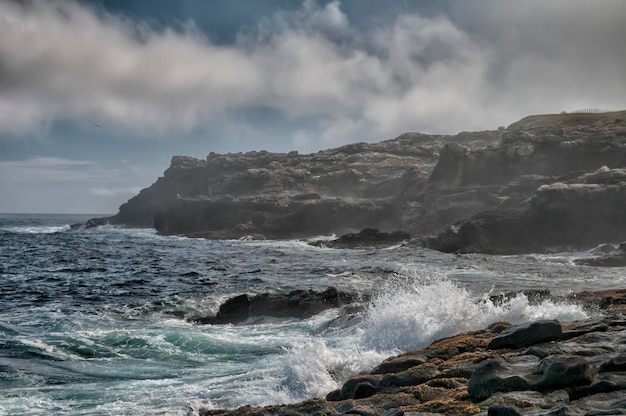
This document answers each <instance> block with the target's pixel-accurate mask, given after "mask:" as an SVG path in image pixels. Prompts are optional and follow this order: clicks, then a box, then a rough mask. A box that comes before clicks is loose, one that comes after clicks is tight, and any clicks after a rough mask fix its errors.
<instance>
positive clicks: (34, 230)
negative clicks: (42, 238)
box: [0, 224, 70, 234]
mask: <svg viewBox="0 0 626 416" xmlns="http://www.w3.org/2000/svg"><path fill="white" fill-rule="evenodd" d="M69 229H70V226H69V224H66V225H57V226H9V227H2V228H0V231H4V232H7V233H13V234H52V233H60V232H64V231H69Z"/></svg>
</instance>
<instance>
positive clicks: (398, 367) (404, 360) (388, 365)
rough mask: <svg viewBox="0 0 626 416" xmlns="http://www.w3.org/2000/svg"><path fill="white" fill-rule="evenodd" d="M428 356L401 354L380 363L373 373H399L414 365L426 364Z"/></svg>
mask: <svg viewBox="0 0 626 416" xmlns="http://www.w3.org/2000/svg"><path fill="white" fill-rule="evenodd" d="M425 362H426V357H420V356H415V355H410V356H400V357H395V358H391V359H388V360H385V361H383V362H382V363H380V364H378V365H377V366H376V367H375V368H374V369H373V370H372V371H371V373H372V374H388V373H399V372H402V371H405V370H408V369H410V368H412V367H415V366H418V365H420V364H424V363H425Z"/></svg>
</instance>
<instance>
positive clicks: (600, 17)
mask: <svg viewBox="0 0 626 416" xmlns="http://www.w3.org/2000/svg"><path fill="white" fill-rule="evenodd" d="M625 21H626V1H622V0H594V1H587V0H551V1H545V0H526V1H523V2H522V1H502V0H472V1H466V0H404V1H402V0H395V1H394V0H390V1H384V2H383V1H379V0H342V1H328V0H318V1H313V0H300V1H295V0H294V1H288V0H264V1H257V0H238V1H232V0H93V1H88V0H30V1H29V0H19V1H18V0H0V212H3V213H12V212H15V213H20V212H24V213H91V214H114V213H116V212H117V209H118V207H119V205H121V204H122V203H124V202H125V201H126V200H128V199H129V198H130V197H132V196H133V195H135V194H137V193H138V192H139V190H140V189H142V188H145V187H148V186H150V185H151V184H152V183H153V182H155V181H156V179H157V178H158V177H159V176H162V175H163V172H164V171H165V170H166V169H167V168H168V166H169V163H170V160H171V157H172V156H174V155H187V156H193V157H197V158H204V157H206V155H207V154H209V153H210V152H217V153H226V152H246V151H250V150H268V151H275V152H289V151H291V150H297V151H299V152H300V153H311V152H316V151H319V150H322V149H327V148H332V147H337V146H341V145H344V144H348V143H354V142H361V141H367V142H375V141H380V140H386V139H390V138H393V137H397V136H399V135H400V134H402V133H403V132H407V131H417V132H422V133H437V134H456V133H458V132H460V131H467V130H470V131H475V130H488V129H497V128H498V127H499V126H506V125H508V124H510V123H512V122H514V121H516V120H519V119H520V118H523V117H525V116H527V115H531V114H542V113H560V112H561V111H574V110H577V109H581V108H599V109H608V110H622V109H626V76H625V74H626V25H624V24H623V22H625Z"/></svg>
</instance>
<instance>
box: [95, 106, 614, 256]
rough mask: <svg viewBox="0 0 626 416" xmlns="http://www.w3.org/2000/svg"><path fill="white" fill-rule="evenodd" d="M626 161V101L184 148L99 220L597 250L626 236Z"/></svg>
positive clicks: (181, 231)
mask: <svg viewBox="0 0 626 416" xmlns="http://www.w3.org/2000/svg"><path fill="white" fill-rule="evenodd" d="M625 169H626V112H625V111H620V112H611V113H574V114H552V115H538V116H530V117H526V118H524V119H522V120H520V121H518V122H515V123H513V124H511V125H510V126H508V127H507V128H506V129H505V128H503V127H501V128H499V129H498V130H494V131H483V132H463V133H459V134H457V135H448V136H446V135H426V134H419V133H405V134H403V135H401V136H399V137H397V138H395V139H391V140H386V141H382V142H379V143H356V144H351V145H347V146H343V147H339V148H336V149H329V150H324V151H320V152H318V153H314V154H307V155H301V154H298V153H297V152H290V153H270V152H266V151H259V152H256V151H254V152H247V153H236V154H233V153H229V154H215V153H211V154H209V155H208V156H207V158H206V159H195V158H191V157H185V156H174V157H173V158H172V163H171V166H170V167H169V169H167V170H166V171H165V173H164V176H163V177H160V178H159V179H158V180H157V181H156V182H155V183H154V184H153V185H152V186H150V187H149V188H146V189H143V190H142V191H141V192H140V193H139V194H138V195H137V196H135V197H133V198H131V199H130V200H129V201H128V202H126V203H125V204H123V205H122V206H121V207H120V210H119V213H118V214H117V215H115V216H114V217H111V218H106V219H99V220H96V221H94V222H92V225H97V224H100V223H102V222H110V223H113V224H124V225H127V226H134V227H154V228H156V230H157V231H158V232H159V233H161V234H165V235H171V234H176V235H185V236H190V237H204V238H218V239H222V238H224V239H231V238H269V239H283V238H304V237H310V236H314V235H328V234H337V235H340V234H346V233H357V232H358V231H359V230H362V229H364V228H375V229H380V230H382V231H394V230H401V231H403V232H405V233H408V234H410V235H411V236H413V237H416V238H418V239H420V241H423V242H425V244H426V245H427V246H428V247H430V248H433V249H437V250H441V251H449V252H485V253H518V252H529V251H546V250H552V249H580V248H590V247H593V246H595V245H598V244H600V243H619V242H622V241H626V211H624V210H623V209H622V207H623V206H624V203H625V202H626V170H625ZM429 236H430V237H429Z"/></svg>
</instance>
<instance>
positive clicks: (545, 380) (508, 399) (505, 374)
mask: <svg viewBox="0 0 626 416" xmlns="http://www.w3.org/2000/svg"><path fill="white" fill-rule="evenodd" d="M585 296H587V295H581V298H585ZM588 296H591V294H588ZM594 296H596V300H598V299H604V298H607V297H619V294H618V295H615V296H614V295H612V294H611V293H609V292H608V291H607V292H597V293H595V294H594ZM605 307H606V308H608V309H605V312H606V314H605V315H603V316H599V317H595V318H590V319H587V320H583V321H576V322H558V321H538V322H531V323H527V324H520V325H511V324H509V323H507V322H496V323H494V324H492V325H490V326H489V327H487V328H485V329H483V330H480V331H474V332H469V333H465V334H460V335H456V336H452V337H449V338H444V339H441V340H439V341H436V342H434V343H433V344H431V345H430V346H428V347H426V348H423V349H421V350H419V351H410V352H407V353H404V354H401V355H398V356H396V357H391V358H389V359H387V360H385V361H384V362H382V363H381V364H379V365H378V366H377V367H375V368H374V369H372V371H371V372H363V373H361V374H359V375H355V376H353V377H351V378H350V379H348V380H347V381H345V382H344V383H343V385H342V386H341V387H340V388H339V389H337V390H335V391H333V392H330V393H329V394H328V395H327V396H326V398H325V399H321V398H316V399H311V400H309V401H306V402H304V403H298V404H292V405H276V406H268V407H264V408H252V407H249V406H245V407H242V408H239V409H234V410H209V409H204V410H201V411H200V414H201V415H204V416H208V415H214V416H217V415H221V416H244V415H258V414H267V415H272V414H276V415H278V414H281V415H283V414H289V415H312V414H316V415H338V414H358V415H389V416H391V415H416V416H417V415H434V414H437V415H533V416H544V415H545V416H547V415H601V414H602V415H609V414H611V415H613V414H625V413H626V344H624V339H626V315H625V314H624V311H623V309H621V308H620V307H616V308H614V307H612V306H610V305H608V304H607V305H606V306H605Z"/></svg>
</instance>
